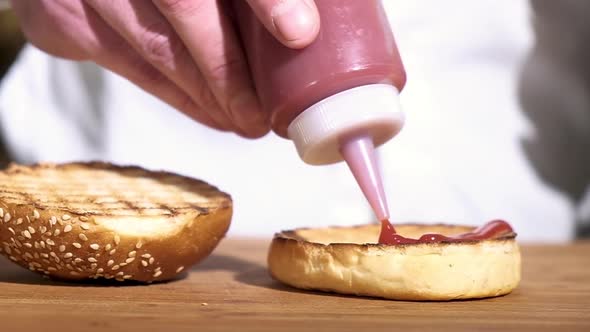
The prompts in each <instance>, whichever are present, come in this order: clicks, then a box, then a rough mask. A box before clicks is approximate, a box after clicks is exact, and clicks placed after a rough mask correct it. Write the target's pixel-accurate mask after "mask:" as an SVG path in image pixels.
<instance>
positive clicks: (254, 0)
mask: <svg viewBox="0 0 590 332" xmlns="http://www.w3.org/2000/svg"><path fill="white" fill-rule="evenodd" d="M247 1H248V4H249V5H250V7H252V10H254V13H256V16H257V17H258V19H259V20H260V21H261V22H262V23H263V24H264V26H265V27H266V28H267V29H268V31H270V32H271V33H272V34H273V35H274V36H275V37H276V38H277V39H278V40H279V41H280V42H281V43H283V44H284V45H285V46H287V47H291V48H304V47H306V46H308V45H309V44H311V43H312V42H313V41H314V40H315V38H316V37H317V35H318V32H319V31H320V15H319V13H318V9H317V7H316V5H315V2H314V0H247Z"/></svg>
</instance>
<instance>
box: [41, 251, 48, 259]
mask: <svg viewBox="0 0 590 332" xmlns="http://www.w3.org/2000/svg"><path fill="white" fill-rule="evenodd" d="M41 257H43V258H49V254H47V253H44V252H42V253H41Z"/></svg>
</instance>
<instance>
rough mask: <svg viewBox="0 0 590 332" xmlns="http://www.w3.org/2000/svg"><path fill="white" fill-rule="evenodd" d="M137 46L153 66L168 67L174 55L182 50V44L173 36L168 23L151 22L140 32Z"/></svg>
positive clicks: (179, 53)
mask: <svg viewBox="0 0 590 332" xmlns="http://www.w3.org/2000/svg"><path fill="white" fill-rule="evenodd" d="M139 44H140V45H139V48H140V50H141V52H142V54H143V55H144V57H145V58H146V60H147V61H148V62H150V63H152V64H153V65H155V66H161V67H170V66H171V65H172V64H173V63H174V60H175V59H176V57H178V56H179V55H181V54H182V52H184V46H183V44H182V43H181V42H180V40H179V38H177V37H175V36H174V35H173V33H172V30H171V28H170V26H169V25H168V23H166V22H159V23H156V24H153V25H151V26H149V27H146V29H145V30H144V31H143V32H142V33H141V35H140V37H139Z"/></svg>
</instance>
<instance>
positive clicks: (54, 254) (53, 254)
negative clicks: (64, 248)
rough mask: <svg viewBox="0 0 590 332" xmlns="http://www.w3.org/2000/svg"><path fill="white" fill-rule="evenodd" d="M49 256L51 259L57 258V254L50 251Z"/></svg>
mask: <svg viewBox="0 0 590 332" xmlns="http://www.w3.org/2000/svg"><path fill="white" fill-rule="evenodd" d="M49 256H51V257H57V254H56V253H54V252H53V251H52V252H50V253H49Z"/></svg>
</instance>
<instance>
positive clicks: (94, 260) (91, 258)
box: [88, 257, 98, 263]
mask: <svg viewBox="0 0 590 332" xmlns="http://www.w3.org/2000/svg"><path fill="white" fill-rule="evenodd" d="M88 261H89V262H90V263H96V262H98V261H97V260H96V258H94V257H88Z"/></svg>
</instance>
